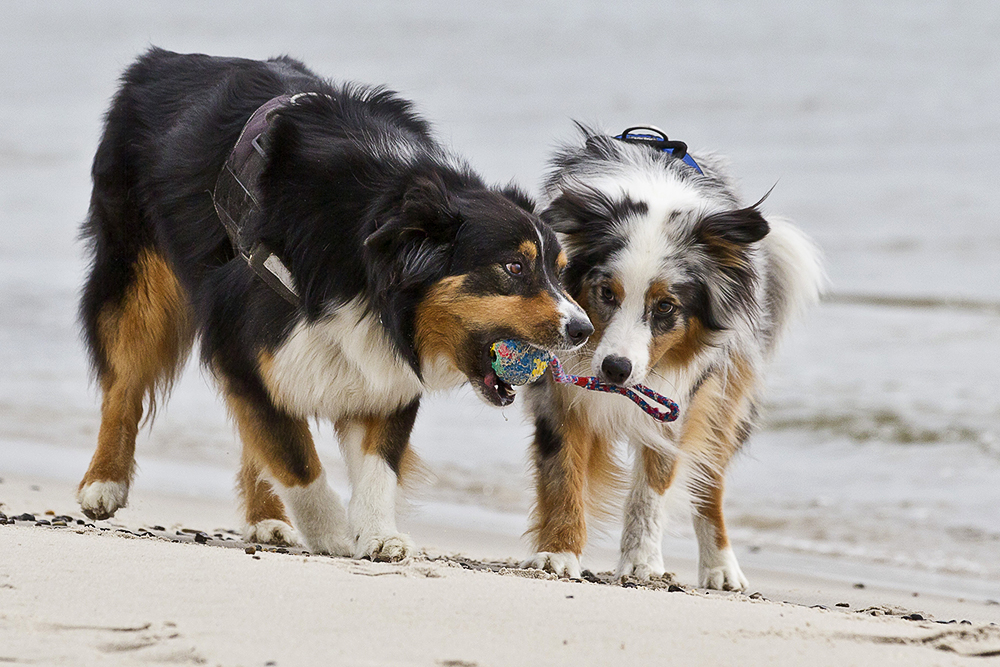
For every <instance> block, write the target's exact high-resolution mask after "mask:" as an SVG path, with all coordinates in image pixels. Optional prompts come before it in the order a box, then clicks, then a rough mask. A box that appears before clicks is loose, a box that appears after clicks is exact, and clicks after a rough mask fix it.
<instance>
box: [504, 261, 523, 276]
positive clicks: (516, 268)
mask: <svg viewBox="0 0 1000 667" xmlns="http://www.w3.org/2000/svg"><path fill="white" fill-rule="evenodd" d="M505 268H506V269H507V273H509V274H510V275H512V276H519V275H521V273H523V272H524V267H523V266H521V262H509V263H508V264H507V266H506V267H505Z"/></svg>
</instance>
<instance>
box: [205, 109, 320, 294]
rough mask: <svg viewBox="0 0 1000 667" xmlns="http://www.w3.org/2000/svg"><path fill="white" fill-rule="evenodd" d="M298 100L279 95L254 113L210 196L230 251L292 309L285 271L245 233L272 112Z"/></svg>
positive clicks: (255, 204)
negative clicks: (289, 304) (227, 238)
mask: <svg viewBox="0 0 1000 667" xmlns="http://www.w3.org/2000/svg"><path fill="white" fill-rule="evenodd" d="M300 95H301V94H300ZM298 97H299V95H280V96H278V97H275V98H273V99H270V100H268V101H267V102H265V103H264V104H262V105H261V106H260V107H258V108H257V110H256V111H254V112H253V115H251V116H250V119H249V120H248V121H247V122H246V125H244V126H243V130H242V131H241V132H240V136H239V139H237V140H236V144H235V145H234V146H233V150H232V151H231V152H230V153H229V157H228V158H227V159H226V163H225V165H223V167H222V171H221V172H220V173H219V178H218V179H217V180H216V182H215V190H214V191H213V192H212V202H213V203H214V204H215V212H216V213H217V214H218V216H219V220H220V221H222V226H223V227H225V229H226V234H227V235H228V236H229V240H230V242H231V243H232V244H233V250H235V251H236V254H237V255H239V256H240V257H242V258H243V259H244V260H245V261H246V263H247V265H248V266H249V267H250V268H251V269H252V270H253V272H254V273H256V274H257V275H258V276H259V277H260V279H261V280H263V281H264V282H265V283H266V284H267V285H268V287H270V288H271V289H273V290H274V291H275V292H277V293H278V294H279V295H281V297H282V298H284V299H285V300H286V301H288V302H289V303H291V304H292V305H294V306H298V305H299V304H300V299H299V293H298V290H297V289H296V287H295V281H294V280H293V278H292V274H291V272H290V271H289V270H288V267H287V266H285V264H284V262H282V261H281V258H280V257H278V256H277V255H276V254H274V252H273V251H272V250H271V249H270V248H269V247H268V246H267V244H266V243H264V242H263V241H260V240H256V239H252V238H248V237H247V236H246V235H245V234H244V230H245V229H246V224H247V222H248V221H249V220H250V218H251V216H253V215H254V214H256V213H258V212H259V211H260V187H259V185H258V183H259V180H260V175H261V172H263V171H264V167H265V166H266V165H267V130H268V129H269V128H270V123H271V119H272V117H273V112H274V111H275V110H277V109H280V108H281V107H283V106H286V105H288V104H294V103H295V101H296V98H298Z"/></svg>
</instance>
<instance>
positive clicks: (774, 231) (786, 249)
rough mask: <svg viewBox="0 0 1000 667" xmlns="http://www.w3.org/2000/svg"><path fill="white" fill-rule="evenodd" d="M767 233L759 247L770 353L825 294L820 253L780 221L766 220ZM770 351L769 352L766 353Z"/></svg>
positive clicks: (824, 280) (781, 219)
mask: <svg viewBox="0 0 1000 667" xmlns="http://www.w3.org/2000/svg"><path fill="white" fill-rule="evenodd" d="M768 223H769V224H770V226H771V231H770V232H769V233H768V235H767V236H766V237H765V238H764V241H763V243H762V247H763V250H764V252H765V253H766V256H767V276H766V280H765V283H764V290H765V300H766V304H767V305H766V308H767V310H768V314H769V315H770V317H769V320H770V330H769V331H768V334H769V338H770V341H771V345H770V346H769V348H770V349H773V347H774V343H776V342H777V340H778V339H779V338H781V335H782V334H783V333H784V331H785V329H786V328H787V327H788V325H789V324H790V323H791V322H792V321H793V320H794V319H795V318H796V317H797V316H799V315H801V314H802V313H803V312H804V311H805V310H806V309H807V308H808V307H809V306H811V305H813V304H815V303H816V302H817V301H819V297H820V295H821V294H822V293H823V292H824V291H825V290H826V286H827V282H828V281H827V276H826V271H825V270H824V269H823V258H822V253H821V252H820V250H819V248H818V247H817V246H816V244H815V243H813V242H812V240H810V239H809V237H808V236H806V235H805V234H804V233H803V232H802V231H801V230H800V229H799V228H798V227H796V226H795V225H793V224H792V223H791V222H790V221H788V220H785V219H784V218H770V217H769V218H768ZM769 351H770V350H769Z"/></svg>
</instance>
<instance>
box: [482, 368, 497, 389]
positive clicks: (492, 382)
mask: <svg viewBox="0 0 1000 667" xmlns="http://www.w3.org/2000/svg"><path fill="white" fill-rule="evenodd" d="M483 382H485V383H486V386H487V387H489V388H490V389H496V388H497V374H496V373H495V372H494V371H490V372H489V374H488V375H487V376H486V377H484V378H483Z"/></svg>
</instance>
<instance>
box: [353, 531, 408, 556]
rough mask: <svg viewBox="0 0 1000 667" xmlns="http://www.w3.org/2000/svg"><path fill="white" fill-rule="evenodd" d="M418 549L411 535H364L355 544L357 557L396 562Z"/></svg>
mask: <svg viewBox="0 0 1000 667" xmlns="http://www.w3.org/2000/svg"><path fill="white" fill-rule="evenodd" d="M414 551H416V546H415V545H414V544H413V540H411V539H410V536H409V535H404V534H402V533H396V534H395V535H369V536H365V535H362V536H361V537H359V538H358V543H357V544H356V545H355V546H354V557H355V558H370V559H371V560H374V561H386V562H390V563H392V562H395V561H399V560H403V559H404V558H406V557H408V556H409V555H410V554H411V553H413V552H414Z"/></svg>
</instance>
